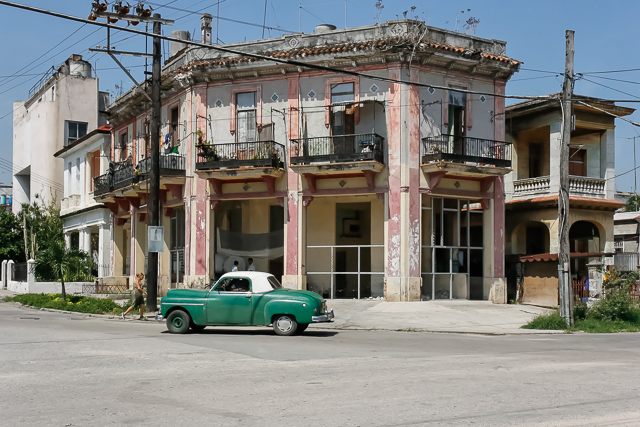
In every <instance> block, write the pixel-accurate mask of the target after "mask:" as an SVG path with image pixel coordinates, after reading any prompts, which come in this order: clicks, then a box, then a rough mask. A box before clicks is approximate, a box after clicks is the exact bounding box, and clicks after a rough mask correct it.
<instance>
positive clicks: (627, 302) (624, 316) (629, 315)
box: [585, 271, 640, 323]
mask: <svg viewBox="0 0 640 427" xmlns="http://www.w3.org/2000/svg"><path fill="white" fill-rule="evenodd" d="M637 280H638V272H637V271H633V272H631V273H628V274H624V275H621V276H619V277H617V278H616V279H615V280H614V281H612V282H611V283H607V284H606V286H605V288H606V289H605V291H606V292H605V294H604V298H602V299H600V300H599V301H596V303H595V304H594V305H593V306H592V307H591V308H590V309H589V310H588V311H587V313H586V316H585V318H586V319H593V320H607V321H616V320H621V321H623V322H632V323H640V307H639V306H638V301H636V300H634V299H633V298H632V297H631V295H629V288H630V287H631V285H633V284H634V283H635V282H636V281H637Z"/></svg>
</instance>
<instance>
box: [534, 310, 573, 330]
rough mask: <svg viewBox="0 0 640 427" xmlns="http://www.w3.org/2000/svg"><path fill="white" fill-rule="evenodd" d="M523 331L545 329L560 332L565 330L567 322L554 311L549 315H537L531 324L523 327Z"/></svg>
mask: <svg viewBox="0 0 640 427" xmlns="http://www.w3.org/2000/svg"><path fill="white" fill-rule="evenodd" d="M523 328H524V329H547V330H557V331H562V330H565V329H567V322H565V320H564V319H563V318H562V317H560V313H558V312H557V311H554V312H553V313H549V314H539V315H538V316H536V317H535V318H534V319H533V320H532V321H531V322H529V323H527V324H526V325H524V326H523Z"/></svg>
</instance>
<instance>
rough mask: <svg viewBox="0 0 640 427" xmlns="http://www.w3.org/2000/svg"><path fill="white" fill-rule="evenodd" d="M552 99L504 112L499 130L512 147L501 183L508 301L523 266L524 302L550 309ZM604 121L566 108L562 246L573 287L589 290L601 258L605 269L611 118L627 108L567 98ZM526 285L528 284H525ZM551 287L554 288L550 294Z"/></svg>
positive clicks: (558, 120)
mask: <svg viewBox="0 0 640 427" xmlns="http://www.w3.org/2000/svg"><path fill="white" fill-rule="evenodd" d="M557 97H558V99H557V100H535V101H525V102H520V103H517V104H513V105H510V106H508V107H507V109H506V110H507V111H506V120H507V122H506V128H507V135H508V139H509V140H510V141H512V142H513V149H514V156H513V172H511V173H510V174H509V175H507V176H506V178H505V191H506V194H507V203H506V210H507V221H506V229H505V231H506V236H507V237H506V254H507V256H508V258H509V260H511V261H513V264H511V266H512V267H513V269H512V270H511V271H512V275H511V279H512V280H510V284H511V286H510V293H509V294H510V297H511V296H513V298H515V289H516V279H515V277H516V273H515V271H516V270H517V269H516V268H515V264H518V263H519V262H520V261H525V265H524V270H525V283H524V289H525V292H524V295H525V302H532V303H538V304H542V302H543V301H544V304H543V305H552V306H553V305H557V295H558V294H557V283H558V281H557V253H558V238H557V237H558V221H557V218H558V192H559V188H560V174H559V170H560V165H559V152H560V140H561V136H560V135H561V128H562V111H561V107H560V102H559V100H560V97H561V95H560V94H557ZM574 100H577V101H583V102H586V103H587V104H591V105H593V106H595V107H597V108H599V109H602V110H605V111H607V112H608V113H610V114H607V113H604V112H601V111H598V110H596V109H593V108H589V107H586V106H584V105H583V104H580V103H577V102H576V103H574V113H575V129H574V130H573V131H572V132H571V142H570V152H569V226H570V227H571V228H570V230H569V240H570V249H571V253H572V256H571V274H572V278H573V279H574V280H578V281H579V280H581V278H583V277H585V276H589V277H590V279H591V280H592V286H591V290H592V291H593V290H595V286H593V280H594V279H595V278H596V277H598V274H597V268H596V267H598V266H600V265H601V258H602V257H603V256H605V257H607V260H606V261H605V263H607V264H609V263H612V262H613V260H612V259H611V255H612V254H613V250H614V227H613V214H614V212H615V211H616V210H617V209H619V208H621V207H622V206H623V205H624V204H623V203H622V202H619V201H617V200H615V199H614V198H615V180H614V176H615V171H614V160H615V158H614V157H615V123H614V120H615V117H614V116H618V117H622V116H627V115H629V114H631V113H633V111H635V110H633V109H631V108H625V107H619V106H616V105H615V104H614V103H613V102H610V101H607V100H605V99H597V98H588V97H583V96H577V95H576V96H574ZM527 281H528V282H527ZM553 286H555V289H553Z"/></svg>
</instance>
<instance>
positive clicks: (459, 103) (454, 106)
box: [448, 86, 467, 155]
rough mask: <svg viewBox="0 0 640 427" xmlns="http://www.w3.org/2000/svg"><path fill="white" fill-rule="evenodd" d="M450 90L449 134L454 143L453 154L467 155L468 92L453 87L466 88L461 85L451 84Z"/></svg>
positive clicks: (451, 141) (451, 142)
mask: <svg viewBox="0 0 640 427" xmlns="http://www.w3.org/2000/svg"><path fill="white" fill-rule="evenodd" d="M450 87H451V89H450V90H449V129H448V134H449V135H451V139H450V141H449V143H450V144H451V145H452V147H451V148H452V151H450V152H452V153H453V154H460V155H465V154H466V153H467V150H466V144H465V138H464V137H465V136H466V134H467V130H466V127H465V121H466V114H467V111H466V108H467V94H466V93H464V92H458V91H456V90H453V89H466V88H464V87H461V86H450Z"/></svg>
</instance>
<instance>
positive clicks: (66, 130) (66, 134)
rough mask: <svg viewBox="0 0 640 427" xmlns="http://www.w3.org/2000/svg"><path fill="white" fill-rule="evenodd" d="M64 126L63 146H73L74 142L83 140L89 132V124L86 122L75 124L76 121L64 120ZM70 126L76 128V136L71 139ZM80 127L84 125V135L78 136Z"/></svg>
mask: <svg viewBox="0 0 640 427" xmlns="http://www.w3.org/2000/svg"><path fill="white" fill-rule="evenodd" d="M64 123H65V126H64V146H65V147H68V146H69V145H71V144H73V143H74V142H76V141H77V140H79V139H80V138H83V137H85V136H86V135H87V133H88V131H89V123H88V122H76V121H72V120H65V121H64ZM71 125H75V126H76V136H75V137H72V136H71V132H70V130H71ZM80 125H84V134H83V135H80Z"/></svg>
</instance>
